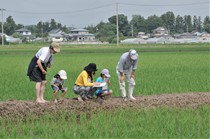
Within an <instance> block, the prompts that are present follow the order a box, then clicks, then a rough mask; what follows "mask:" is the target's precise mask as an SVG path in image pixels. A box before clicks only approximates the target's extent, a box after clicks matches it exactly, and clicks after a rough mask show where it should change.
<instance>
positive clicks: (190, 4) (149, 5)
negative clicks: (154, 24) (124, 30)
mask: <svg viewBox="0 0 210 139" xmlns="http://www.w3.org/2000/svg"><path fill="white" fill-rule="evenodd" d="M209 3H210V2H209V1H208V2H207V1H205V2H197V3H185V4H132V3H119V4H121V5H132V6H141V7H142V6H148V7H152V6H173V7H175V6H192V5H202V4H209Z"/></svg>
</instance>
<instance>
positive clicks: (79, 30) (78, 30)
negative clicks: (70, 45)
mask: <svg viewBox="0 0 210 139" xmlns="http://www.w3.org/2000/svg"><path fill="white" fill-rule="evenodd" d="M71 31H72V32H88V30H86V29H83V28H82V29H73V30H71Z"/></svg>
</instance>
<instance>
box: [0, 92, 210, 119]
mask: <svg viewBox="0 0 210 139" xmlns="http://www.w3.org/2000/svg"><path fill="white" fill-rule="evenodd" d="M135 98H136V99H137V100H135V101H130V100H128V101H126V102H125V101H123V100H122V98H121V97H109V98H105V99H104V100H103V101H100V100H98V99H93V100H87V101H84V102H79V101H78V100H77V99H76V98H66V99H64V102H63V103H61V104H60V103H53V102H49V103H44V104H39V103H36V102H34V101H23V100H8V101H2V102H0V118H17V117H26V116H29V115H30V116H31V115H37V116H41V115H45V114H46V113H49V114H51V113H55V112H61V111H62V112H63V111H65V112H67V113H75V112H76V113H81V112H97V111H100V110H103V111H110V110H115V109H125V108H137V109H139V108H142V109H156V108H158V107H166V108H177V109H179V108H192V109H195V108H197V107H199V106H203V105H207V106H209V107H210V92H202V93H200V92H196V93H195V92H194V93H179V94H161V95H150V96H136V97H135Z"/></svg>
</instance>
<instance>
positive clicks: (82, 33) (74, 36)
mask: <svg viewBox="0 0 210 139" xmlns="http://www.w3.org/2000/svg"><path fill="white" fill-rule="evenodd" d="M68 35H69V39H70V40H72V41H78V42H91V41H96V40H95V35H94V34H91V33H89V32H88V30H86V29H73V30H71V33H70V34H68Z"/></svg>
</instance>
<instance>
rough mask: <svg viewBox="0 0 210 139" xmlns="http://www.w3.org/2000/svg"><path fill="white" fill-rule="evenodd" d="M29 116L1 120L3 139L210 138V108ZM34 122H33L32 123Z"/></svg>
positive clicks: (127, 110) (0, 135) (0, 136)
mask: <svg viewBox="0 0 210 139" xmlns="http://www.w3.org/2000/svg"><path fill="white" fill-rule="evenodd" d="M64 115H65V112H63V114H62V115H56V114H55V115H46V116H44V117H42V118H35V117H33V116H31V117H28V119H27V120H26V121H21V120H19V121H16V122H15V126H13V122H14V121H6V120H3V121H1V127H2V128H1V130H0V138H192V139H193V138H195V139H197V138H209V136H210V133H209V128H210V117H209V115H210V111H209V107H208V106H203V107H200V108H198V109H196V110H193V109H173V108H172V109H166V108H157V109H149V110H143V109H125V110H123V111H122V110H116V111H114V112H105V111H101V112H100V113H98V114H92V115H91V118H90V119H89V120H87V119H86V117H85V115H81V123H80V124H77V122H76V118H75V117H76V116H75V115H74V114H72V115H71V117H70V118H69V119H66V118H65V116H64ZM30 119H32V120H30Z"/></svg>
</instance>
